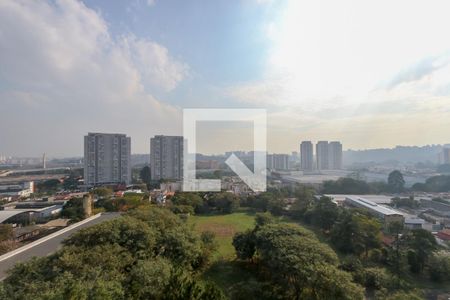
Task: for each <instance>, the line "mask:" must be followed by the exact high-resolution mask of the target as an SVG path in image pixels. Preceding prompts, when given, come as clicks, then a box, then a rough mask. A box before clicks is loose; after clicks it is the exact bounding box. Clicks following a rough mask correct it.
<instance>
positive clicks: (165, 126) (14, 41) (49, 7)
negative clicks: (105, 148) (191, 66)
mask: <svg viewBox="0 0 450 300" xmlns="http://www.w3.org/2000/svg"><path fill="white" fill-rule="evenodd" d="M0 65H1V66H2V67H1V68H0V82H1V84H0V103H1V107H2V111H3V110H4V111H7V112H8V114H6V115H5V116H4V117H2V118H1V119H0V127H1V128H2V129H4V128H8V130H1V131H0V140H2V143H1V148H0V153H1V152H3V153H5V152H6V153H9V154H16V155H20V154H28V155H29V154H30V153H29V152H30V151H31V150H30V149H29V148H31V147H29V148H28V149H26V148H22V147H20V145H19V144H20V143H21V142H20V141H19V140H20V139H22V140H23V139H24V140H27V139H29V140H30V141H34V140H35V141H36V144H34V145H33V147H32V148H34V149H37V150H36V151H41V150H42V151H44V150H45V151H46V152H47V153H50V154H63V153H67V154H81V147H82V135H83V134H85V133H86V132H87V131H100V130H104V131H119V132H125V133H128V134H130V135H131V136H132V141H133V145H134V146H136V147H135V149H134V150H135V151H137V152H144V151H145V152H147V151H146V148H147V146H146V144H147V143H148V138H149V137H150V135H151V134H155V133H158V132H169V133H175V132H178V131H180V129H181V128H179V124H178V122H177V121H173V119H174V116H179V114H180V112H179V109H178V108H176V107H172V106H170V105H168V104H165V103H163V102H161V101H158V100H157V99H155V97H154V96H152V93H151V91H153V90H160V91H162V92H163V91H169V90H172V89H174V88H175V87H176V86H177V84H178V83H179V82H180V81H182V80H183V79H184V78H185V76H187V72H188V66H187V65H186V64H185V63H183V62H180V61H177V60H176V59H174V58H173V57H171V56H170V54H169V51H168V49H167V48H165V47H164V46H162V45H160V44H157V43H155V42H153V41H151V40H146V39H139V38H137V37H135V36H133V35H128V36H123V37H120V38H117V39H116V38H114V37H112V36H111V34H110V32H109V28H108V25H107V23H106V22H105V20H104V19H103V18H102V17H101V16H100V15H99V14H98V13H96V12H95V11H93V10H91V9H89V8H87V7H86V6H85V5H84V4H83V3H82V2H78V1H74V0H57V1H55V2H54V1H27V0H18V1H15V0H14V1H13V0H4V1H0ZM10 124H18V126H15V127H14V128H11V127H10ZM16 127H20V128H16ZM61 127H63V128H64V130H61ZM23 128H27V129H28V131H27V130H23ZM47 130H48V131H52V134H51V135H48V134H44V132H45V131H47ZM15 133H17V134H23V136H21V138H20V139H19V138H18V137H17V136H16V135H15ZM19 136H20V135H19ZM68 136H70V139H67V137H68ZM37 137H39V138H37ZM62 141H64V142H63V143H62ZM54 144H57V145H56V146H55V147H53V146H52V147H51V149H48V148H46V147H50V145H54ZM18 148H19V149H20V150H18Z"/></svg>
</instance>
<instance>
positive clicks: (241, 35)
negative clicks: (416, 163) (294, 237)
mask: <svg viewBox="0 0 450 300" xmlns="http://www.w3.org/2000/svg"><path fill="white" fill-rule="evenodd" d="M449 9H450V3H449V2H448V1H446V0H431V1H425V0H414V1H411V0H409V1H406V0H398V1H395V2H392V1H388V0H380V1H376V2H375V1H362V0H342V1H327V0H317V1H305V0H235V1H225V0H223V1H199V0H192V1H181V0H178V1H175V0H131V1H119V0H115V1H112V0H109V1H107V0H85V1H83V2H81V1H79V0H3V1H1V2H0V66H1V68H0V105H1V106H0V107H1V112H2V114H1V117H0V141H1V142H0V154H2V155H9V156H39V155H41V153H43V152H46V153H47V154H48V155H49V156H71V155H78V156H80V155H82V149H83V148H82V147H83V145H82V141H83V138H82V137H83V135H85V134H87V132H121V133H126V134H128V135H129V136H131V137H132V152H134V153H147V152H148V151H149V138H150V137H151V136H153V135H155V134H181V132H182V127H181V126H182V125H181V121H182V109H183V108H197V107H202V108H208V107H210V108H222V107H223V108H265V109H267V111H268V137H267V140H268V149H269V151H270V152H280V153H282V152H284V153H290V152H291V151H298V148H299V143H300V141H301V140H312V141H313V142H315V141H318V140H340V141H341V142H342V143H343V145H344V148H345V149H349V148H351V149H364V148H377V147H394V146H396V145H425V144H438V143H448V142H450V140H449V139H450V136H449V135H448V132H449V131H448V128H450V39H448V38H447V36H448V28H450V19H449V18H448V16H447V12H448V11H449ZM219 127H220V126H219ZM219 127H217V132H216V131H215V130H213V129H216V127H214V126H212V127H210V128H208V130H206V131H204V132H203V133H202V135H203V136H207V133H208V134H209V138H205V139H206V140H207V141H206V142H205V144H204V145H203V146H202V148H201V149H202V151H204V152H211V153H213V152H224V151H228V150H234V149H223V148H224V145H225V146H226V145H229V146H230V147H234V148H237V147H239V144H240V142H241V141H242V143H241V145H242V146H241V147H242V148H243V149H244V150H245V149H246V148H248V147H249V146H248V145H249V144H248V141H244V138H242V136H244V135H245V134H243V132H244V131H238V130H234V127H233V130H234V131H233V130H231V131H230V129H229V128H228V129H227V128H222V129H220V128H219ZM243 130H244V129H243ZM221 137H222V138H221ZM208 141H209V142H208ZM211 141H221V143H219V142H216V143H213V142H211Z"/></svg>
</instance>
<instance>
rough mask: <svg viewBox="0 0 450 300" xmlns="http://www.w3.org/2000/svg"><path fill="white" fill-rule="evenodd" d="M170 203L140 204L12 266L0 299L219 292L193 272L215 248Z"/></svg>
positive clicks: (203, 296)
mask: <svg viewBox="0 0 450 300" xmlns="http://www.w3.org/2000/svg"><path fill="white" fill-rule="evenodd" d="M212 241H213V240H212V239H211V236H209V237H208V236H206V237H205V236H200V235H198V234H197V233H195V232H193V231H192V230H191V229H189V227H186V226H185V224H184V223H183V222H182V221H181V220H180V219H179V218H178V217H176V216H175V215H173V214H172V213H171V212H170V211H169V210H165V209H158V208H154V207H150V208H145V209H142V210H140V211H137V212H133V213H130V214H129V215H127V216H124V217H119V218H117V219H115V220H111V221H106V222H103V223H101V224H98V225H95V226H92V227H89V228H87V229H82V230H81V231H79V232H78V233H76V234H74V235H73V236H72V237H70V238H69V239H68V240H66V241H65V242H64V247H63V248H62V249H61V250H60V251H58V252H56V253H55V254H53V255H50V256H48V257H43V258H38V259H33V260H31V261H29V262H26V263H21V264H18V265H16V266H15V267H14V268H13V269H12V270H11V271H10V273H9V276H8V277H7V278H6V279H5V280H4V281H3V282H2V284H1V286H0V298H1V299H222V298H223V297H224V296H223V294H222V292H221V291H220V290H219V289H217V288H216V287H215V286H214V285H213V284H212V283H209V282H205V281H203V280H201V279H200V278H199V277H198V275H197V273H198V271H199V270H201V269H202V268H204V267H205V265H206V264H207V262H208V258H209V256H210V253H211V252H212V250H213V249H214V243H213V242H212Z"/></svg>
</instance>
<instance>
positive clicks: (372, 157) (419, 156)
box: [343, 144, 450, 165]
mask: <svg viewBox="0 0 450 300" xmlns="http://www.w3.org/2000/svg"><path fill="white" fill-rule="evenodd" d="M443 147H450V144H445V145H427V146H423V147H418V146H397V147H395V148H393V149H388V148H384V149H383V148H380V149H368V150H347V151H344V153H343V156H344V162H345V164H346V165H351V164H354V163H367V162H375V163H381V162H392V161H397V162H400V163H418V162H431V163H434V164H437V163H438V154H439V153H440V152H441V151H442V148H443Z"/></svg>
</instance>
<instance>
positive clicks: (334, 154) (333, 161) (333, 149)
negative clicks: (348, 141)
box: [328, 142, 342, 170]
mask: <svg viewBox="0 0 450 300" xmlns="http://www.w3.org/2000/svg"><path fill="white" fill-rule="evenodd" d="M328 167H329V169H331V170H340V169H342V144H341V143H340V142H330V143H329V144H328Z"/></svg>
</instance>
